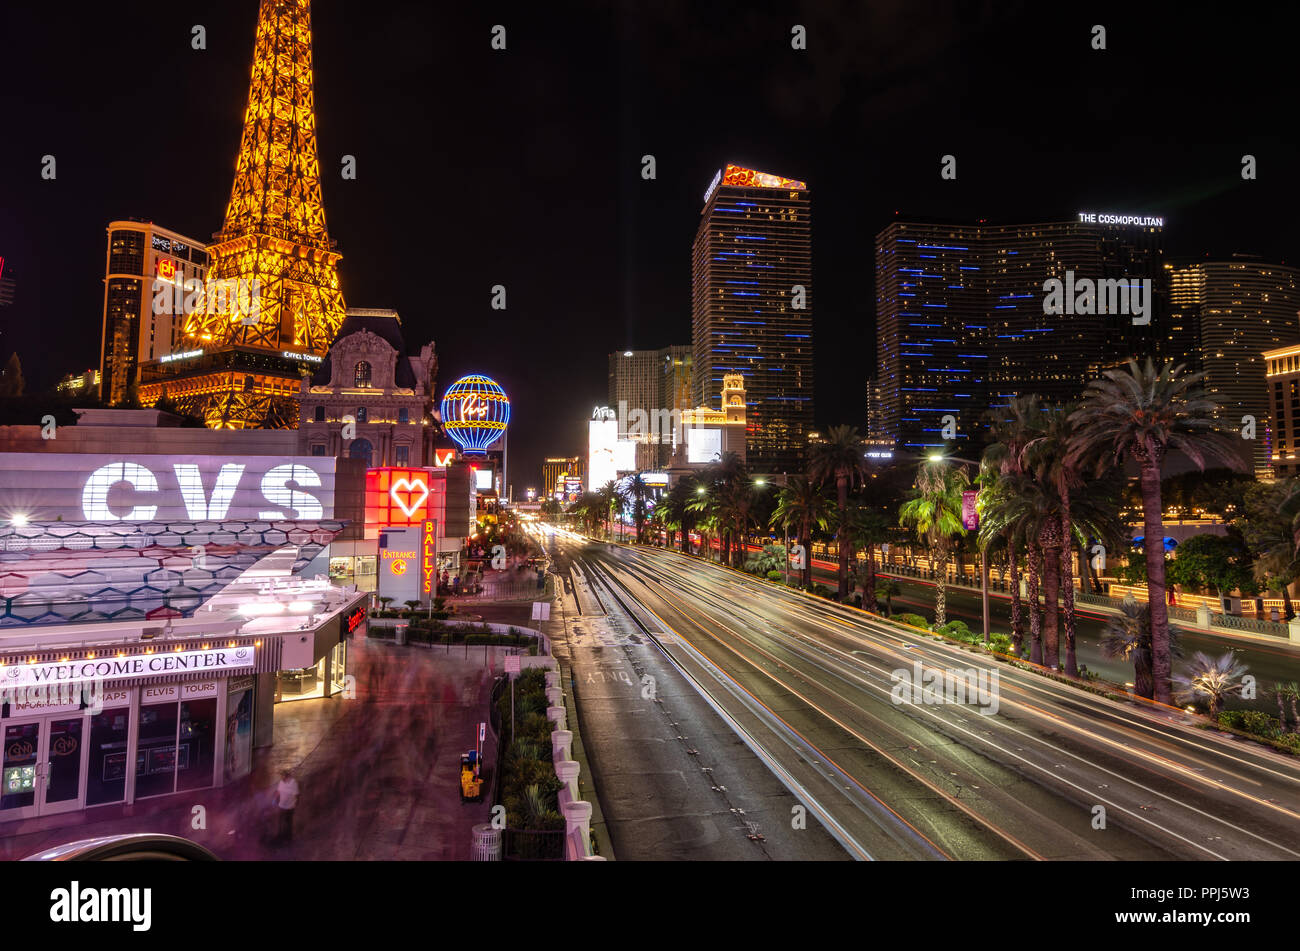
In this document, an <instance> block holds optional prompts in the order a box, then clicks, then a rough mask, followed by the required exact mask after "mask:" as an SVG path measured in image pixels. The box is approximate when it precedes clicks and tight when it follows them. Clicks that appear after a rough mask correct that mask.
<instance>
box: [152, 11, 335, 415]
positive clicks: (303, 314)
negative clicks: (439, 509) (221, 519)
mask: <svg viewBox="0 0 1300 951" xmlns="http://www.w3.org/2000/svg"><path fill="white" fill-rule="evenodd" d="M334 247H335V243H334V242H333V241H332V240H330V236H329V232H328V230H327V229H326V226H325V207H324V204H323V202H322V198H321V181H320V163H319V160H318V158H317V153H316V110H315V98H314V96H313V94H312V55H311V0H261V10H260V12H259V13H258V18H257V39H256V44H255V48H254V55H253V73H252V81H251V85H250V87H249V92H248V109H247V111H246V112H245V113H244V133H243V138H242V140H241V142H240V146H239V157H238V159H237V160H236V164H235V183H234V187H233V188H231V191H230V204H229V205H227V207H226V221H225V227H223V228H222V229H221V230H220V231H219V232H217V233H216V234H214V235H213V244H212V245H210V246H209V248H208V252H209V254H210V255H211V258H212V261H211V266H210V268H209V270H208V274H207V285H206V288H205V292H204V294H203V300H202V301H201V302H200V305H199V306H198V307H187V308H186V316H185V317H182V318H177V319H178V321H183V324H182V328H183V329H182V332H181V338H180V342H181V345H180V347H179V349H178V350H177V351H176V352H175V353H173V354H171V355H169V357H170V358H169V359H167V360H160V361H153V362H151V363H146V364H144V365H143V366H142V367H141V375H140V377H141V382H140V386H139V398H140V402H141V404H142V405H146V406H152V405H154V404H155V403H156V402H157V401H158V399H159V398H161V397H162V396H164V395H166V397H167V398H168V399H169V400H174V401H175V402H176V404H177V406H178V408H179V409H180V410H181V411H182V412H185V413H188V414H190V415H193V416H199V417H201V418H202V419H203V420H204V422H205V423H206V424H207V425H208V426H209V427H210V428H213V429H251V428H261V429H292V428H296V427H297V425H298V393H299V388H300V380H301V376H302V374H303V372H304V371H308V370H311V369H314V368H315V367H316V366H317V365H319V363H320V362H321V360H322V359H323V358H324V356H325V353H326V351H327V350H328V349H329V346H330V344H331V343H332V342H333V340H334V337H335V335H336V334H337V333H338V329H339V327H340V326H341V325H342V323H343V318H344V316H345V310H346V307H345V305H344V303H343V293H342V291H341V290H340V288H339V275H338V269H337V265H338V262H339V259H340V258H341V257H342V255H340V254H339V253H338V252H336V251H335V250H334ZM216 288H221V289H222V294H221V295H218V294H217V293H215V292H214V289H216ZM226 288H229V291H230V292H229V295H228V298H227V296H226V294H225V289H226ZM223 298H226V299H223ZM236 301H239V302H241V303H242V305H243V306H236V303H235V302H236ZM250 302H251V304H252V306H251V307H250V306H248V305H249V304H250ZM214 304H215V306H214Z"/></svg>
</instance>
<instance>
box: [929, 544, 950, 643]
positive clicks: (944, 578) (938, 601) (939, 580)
mask: <svg viewBox="0 0 1300 951" xmlns="http://www.w3.org/2000/svg"><path fill="white" fill-rule="evenodd" d="M931 560H932V561H933V560H934V559H933V558H932V559H931ZM947 582H948V550H947V549H946V548H945V549H943V550H942V551H941V552H940V553H939V573H938V576H937V577H936V579H935V585H936V587H935V593H934V626H935V627H943V626H944V625H945V624H946V623H948V587H947Z"/></svg>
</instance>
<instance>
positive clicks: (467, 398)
mask: <svg viewBox="0 0 1300 951" xmlns="http://www.w3.org/2000/svg"><path fill="white" fill-rule="evenodd" d="M509 423H510V399H509V397H507V396H506V391H505V390H503V389H502V388H501V385H500V384H499V383H497V381H496V380H493V379H492V378H491V377H486V376H481V375H477V374H471V375H470V376H463V377H461V378H460V379H459V380H457V381H456V382H455V383H453V384H452V385H451V386H449V387H448V388H447V392H446V393H444V394H443V397H442V425H443V428H444V429H445V430H446V431H447V435H448V436H450V437H451V438H452V439H454V440H455V441H456V443H457V445H459V446H460V448H461V449H462V450H463V451H464V452H465V453H466V454H467V455H482V454H483V453H485V452H487V448H488V446H490V445H492V444H493V443H494V442H496V441H497V440H498V439H500V438H501V436H502V435H503V434H504V433H505V431H506V426H507V425H508V424H509Z"/></svg>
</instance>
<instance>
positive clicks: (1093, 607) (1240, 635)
mask: <svg viewBox="0 0 1300 951" xmlns="http://www.w3.org/2000/svg"><path fill="white" fill-rule="evenodd" d="M813 564H814V565H817V566H819V567H823V568H827V567H829V568H834V567H835V566H834V565H831V564H829V563H827V562H816V561H814V562H813ZM876 576H877V577H882V578H894V579H896V580H898V581H911V582H913V583H915V584H924V585H934V583H935V581H934V579H933V578H920V577H917V576H916V575H912V574H899V573H898V572H895V571H887V570H884V569H877V570H876ZM945 587H947V588H949V589H956V590H959V591H966V592H969V593H971V594H974V595H979V594H981V590H980V588H979V587H977V586H975V585H967V584H953V583H951V582H950V583H949V584H947V585H946V586H945ZM1079 593H1080V592H1078V590H1077V589H1076V591H1075V606H1076V608H1079V609H1087V610H1090V611H1098V612H1101V613H1103V614H1110V615H1118V614H1120V613H1121V612H1120V609H1119V608H1118V607H1115V606H1114V605H1110V604H1098V603H1096V602H1094V601H1091V600H1086V599H1084V598H1081V597H1079ZM1083 593H1084V594H1086V595H1088V597H1089V598H1093V597H1104V595H1093V594H1092V593H1091V592H1083ZM989 597H990V598H1001V599H1002V600H1003V601H1010V600H1011V595H1010V594H1008V593H1007V592H1005V591H997V590H994V589H992V588H990V589H989ZM1040 598H1041V593H1040ZM1169 623H1170V624H1171V625H1173V626H1174V627H1179V628H1182V629H1184V630H1188V631H1198V632H1200V633H1202V634H1210V635H1214V636H1217V637H1224V638H1229V639H1233V638H1236V639H1241V640H1246V641H1250V642H1252V643H1255V644H1268V645H1270V646H1273V647H1277V646H1284V647H1293V648H1296V649H1297V650H1300V642H1297V641H1294V640H1291V639H1290V638H1286V637H1280V636H1277V635H1273V634H1256V633H1254V632H1252V631H1232V630H1228V629H1226V628H1222V627H1218V626H1214V625H1212V626H1210V627H1208V628H1206V627H1201V626H1199V625H1198V624H1196V623H1195V622H1192V621H1185V620H1183V619H1182V618H1170V620H1169Z"/></svg>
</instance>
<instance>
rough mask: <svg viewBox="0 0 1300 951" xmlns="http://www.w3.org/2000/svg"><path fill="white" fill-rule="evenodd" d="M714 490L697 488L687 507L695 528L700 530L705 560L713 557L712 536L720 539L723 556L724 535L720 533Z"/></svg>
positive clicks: (700, 486)
mask: <svg viewBox="0 0 1300 951" xmlns="http://www.w3.org/2000/svg"><path fill="white" fill-rule="evenodd" d="M713 491H714V490H713V489H712V488H711V487H710V486H708V485H705V484H700V485H697V486H696V487H695V494H694V497H693V498H692V499H691V500H690V502H688V503H687V505H686V510H687V511H688V512H690V513H691V515H692V517H693V518H694V521H695V527H696V528H698V529H699V530H700V547H701V549H703V551H702V554H703V555H704V557H705V558H712V557H713V546H712V543H711V538H712V536H714V535H716V536H717V537H718V540H719V541H718V554H719V556H721V555H722V535H721V533H720V532H719V531H718V516H717V513H716V512H715V510H714V500H713Z"/></svg>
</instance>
